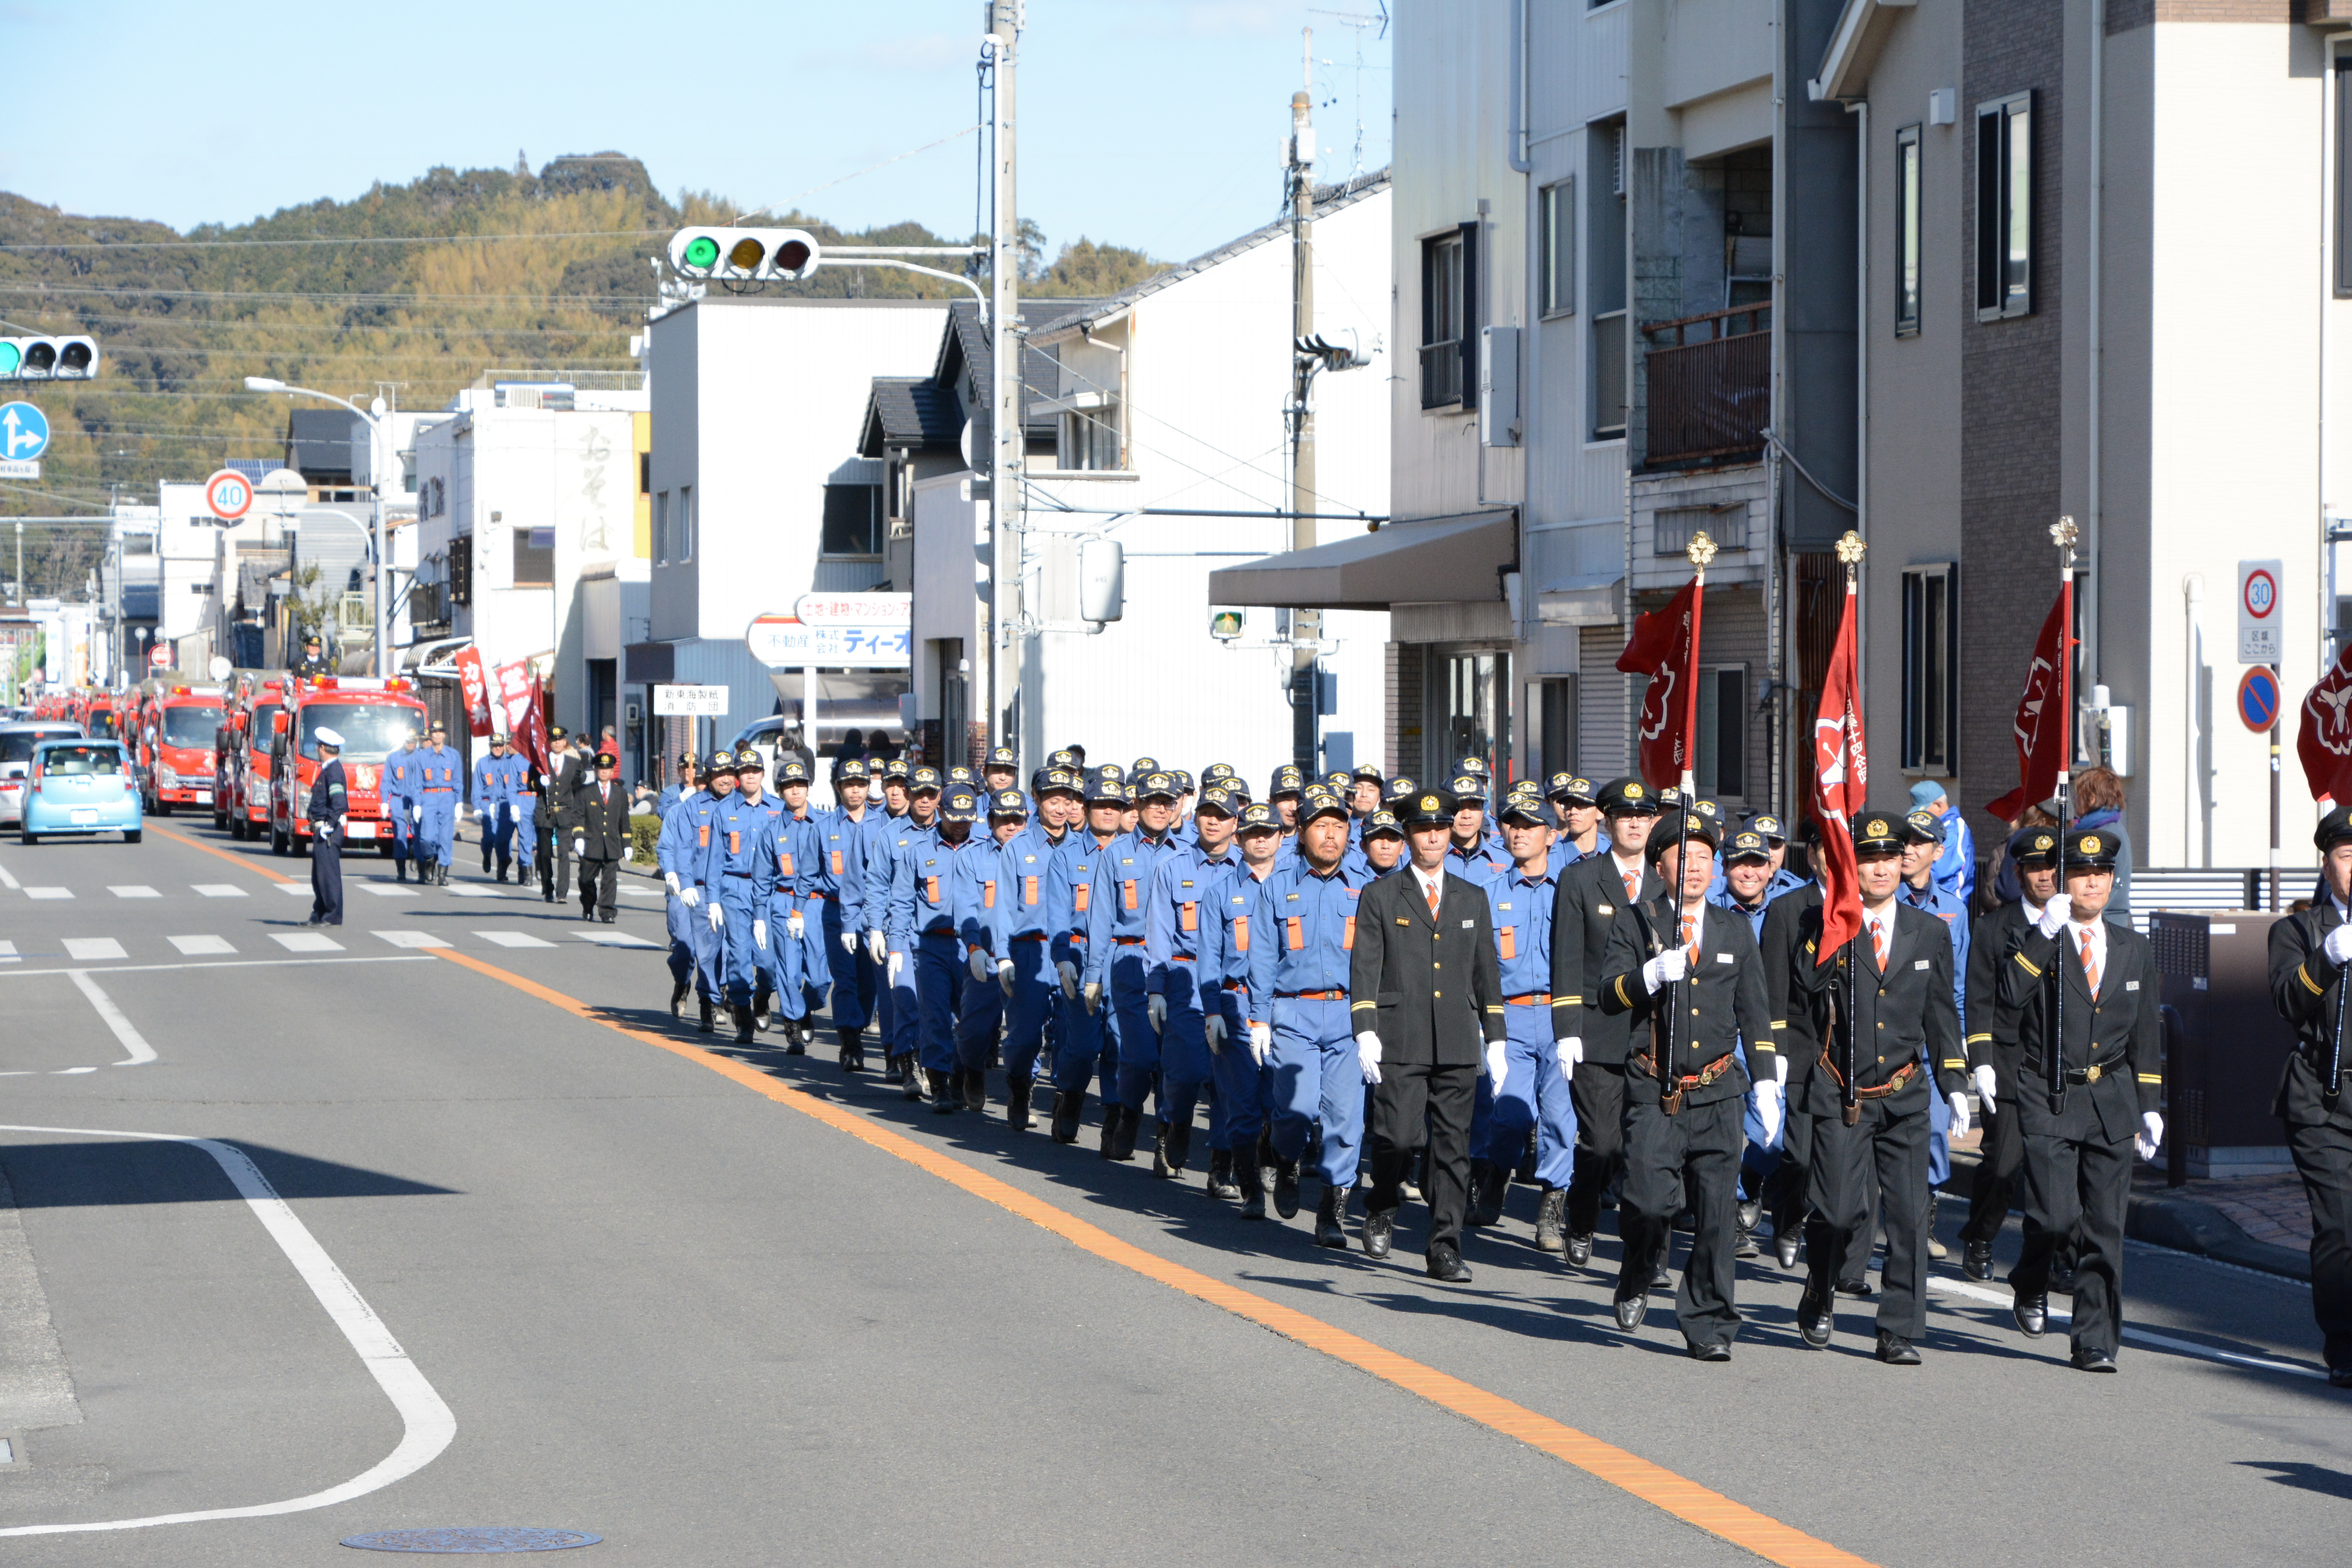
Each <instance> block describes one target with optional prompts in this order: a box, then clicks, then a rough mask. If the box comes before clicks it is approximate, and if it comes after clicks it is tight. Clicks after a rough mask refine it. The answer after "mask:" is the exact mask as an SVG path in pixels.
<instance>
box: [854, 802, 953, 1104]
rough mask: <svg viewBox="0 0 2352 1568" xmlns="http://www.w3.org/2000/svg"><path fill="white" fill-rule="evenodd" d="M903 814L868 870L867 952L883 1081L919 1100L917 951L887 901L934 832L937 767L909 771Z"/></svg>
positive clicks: (893, 894)
mask: <svg viewBox="0 0 2352 1568" xmlns="http://www.w3.org/2000/svg"><path fill="white" fill-rule="evenodd" d="M885 782H886V783H887V778H886V780H885ZM907 785H908V789H907V814H906V815H905V816H901V817H898V819H896V820H895V822H893V824H892V825H891V836H890V839H889V842H888V845H887V850H888V852H887V854H885V855H884V856H883V857H882V858H880V859H878V860H877V861H876V862H874V863H873V864H872V866H871V867H870V868H868V870H867V872H866V952H868V953H869V954H871V955H872V956H873V958H874V962H875V963H876V965H877V967H879V968H880V969H881V971H882V979H881V982H880V986H881V998H882V1035H883V1055H884V1058H885V1061H886V1064H887V1068H888V1076H887V1078H886V1079H885V1080H884V1081H886V1082H889V1083H895V1084H897V1085H898V1089H899V1093H900V1094H901V1096H902V1097H904V1098H905V1099H908V1100H920V1099H921V1098H922V1095H923V1073H922V1067H921V1064H920V1062H919V1060H918V1059H917V1058H918V1057H919V1055H920V1043H921V1038H922V1032H921V1024H922V1008H921V1005H920V1001H919V997H918V996H917V994H916V990H915V953H914V950H913V948H912V947H910V946H909V945H908V942H906V941H905V940H904V939H903V937H902V935H901V933H900V931H899V930H898V927H896V926H894V925H893V924H892V923H891V921H892V909H891V904H892V900H893V898H894V897H895V896H896V889H897V886H898V876H899V871H900V863H901V862H902V861H903V860H904V859H905V858H906V857H907V856H908V854H910V853H912V852H914V850H915V848H916V847H917V846H918V845H919V844H922V843H928V842H929V840H930V839H931V837H933V835H934V834H935V833H936V832H937V831H938V828H939V813H940V772H939V770H938V769H937V768H929V767H924V768H917V769H915V770H914V772H912V773H909V774H908V775H907Z"/></svg>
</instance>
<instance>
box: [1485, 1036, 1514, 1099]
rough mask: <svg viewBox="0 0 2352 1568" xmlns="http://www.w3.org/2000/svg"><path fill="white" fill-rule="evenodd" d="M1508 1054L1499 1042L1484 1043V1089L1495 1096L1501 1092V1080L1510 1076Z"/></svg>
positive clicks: (1489, 1041)
mask: <svg viewBox="0 0 2352 1568" xmlns="http://www.w3.org/2000/svg"><path fill="white" fill-rule="evenodd" d="M1510 1070H1511V1062H1510V1053H1509V1051H1508V1050H1507V1048H1506V1047H1505V1046H1504V1044H1503V1042H1502V1041H1500V1040H1488V1041H1487V1042H1486V1087H1487V1088H1488V1089H1491V1090H1493V1091H1494V1092H1495V1093H1496V1094H1500V1093H1502V1092H1503V1079H1506V1078H1507V1077H1508V1076H1510Z"/></svg>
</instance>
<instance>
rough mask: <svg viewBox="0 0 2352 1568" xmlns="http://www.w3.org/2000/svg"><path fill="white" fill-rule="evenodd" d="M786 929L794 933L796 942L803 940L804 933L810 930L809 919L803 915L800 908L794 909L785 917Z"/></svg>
mask: <svg viewBox="0 0 2352 1568" xmlns="http://www.w3.org/2000/svg"><path fill="white" fill-rule="evenodd" d="M784 929H785V930H786V931H790V932H791V933H792V937H793V941H794V942H798V941H800V940H801V936H802V933H803V932H804V931H807V930H808V921H807V920H806V919H804V918H803V916H802V914H801V912H800V910H793V912H792V913H790V914H788V915H786V916H785V917H784Z"/></svg>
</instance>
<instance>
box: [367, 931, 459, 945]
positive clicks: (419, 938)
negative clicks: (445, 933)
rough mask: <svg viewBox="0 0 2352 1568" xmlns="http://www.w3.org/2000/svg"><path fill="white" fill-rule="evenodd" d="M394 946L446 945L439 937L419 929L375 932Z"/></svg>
mask: <svg viewBox="0 0 2352 1568" xmlns="http://www.w3.org/2000/svg"><path fill="white" fill-rule="evenodd" d="M375 934H376V935H377V936H379V937H381V938H383V940H384V941H386V942H390V943H392V945H393V946H394V947H446V946H448V945H449V944H448V943H447V942H443V941H442V940H441V939H440V938H439V937H437V936H434V935H432V934H430V933H429V932H426V931H378V932H376V933H375Z"/></svg>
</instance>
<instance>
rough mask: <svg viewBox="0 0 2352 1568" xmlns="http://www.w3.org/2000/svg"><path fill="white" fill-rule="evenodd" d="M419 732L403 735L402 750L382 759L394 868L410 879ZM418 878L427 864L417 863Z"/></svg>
mask: <svg viewBox="0 0 2352 1568" xmlns="http://www.w3.org/2000/svg"><path fill="white" fill-rule="evenodd" d="M417 768H418V763H417V761H416V731H415V730H411V731H408V733H407V734H405V735H404V736H402V737H401V742H400V749H399V750H398V751H395V752H392V753H391V754H390V755H388V756H386V757H385V758H384V759H383V815H384V817H385V819H386V820H387V821H389V822H390V823H391V824H392V869H393V875H394V880H396V881H402V882H405V881H406V880H408V862H409V859H410V858H411V857H412V856H413V855H414V854H415V848H416V816H417V811H416V803H417V799H418V796H417V793H416V790H417ZM416 879H417V880H418V881H420V882H421V881H423V880H424V879H425V866H424V862H423V861H422V860H421V859H420V860H418V862H417V875H416Z"/></svg>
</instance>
